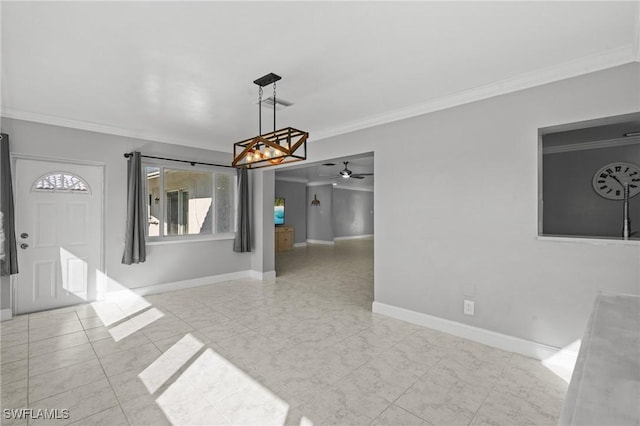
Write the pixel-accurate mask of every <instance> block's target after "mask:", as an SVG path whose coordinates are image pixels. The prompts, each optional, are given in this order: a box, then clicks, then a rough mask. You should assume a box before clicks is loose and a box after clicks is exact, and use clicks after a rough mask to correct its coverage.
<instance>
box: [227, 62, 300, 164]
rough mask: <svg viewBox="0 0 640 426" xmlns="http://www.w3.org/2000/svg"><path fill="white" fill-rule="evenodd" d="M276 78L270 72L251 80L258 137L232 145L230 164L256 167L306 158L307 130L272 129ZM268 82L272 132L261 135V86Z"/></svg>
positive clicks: (274, 120) (274, 121) (274, 117)
mask: <svg viewBox="0 0 640 426" xmlns="http://www.w3.org/2000/svg"><path fill="white" fill-rule="evenodd" d="M280 79H281V77H280V76H279V75H276V74H274V73H270V74H267V75H265V76H262V77H260V78H259V79H257V80H255V81H254V82H253V83H254V84H256V85H258V136H255V137H253V138H251V139H246V140H243V141H241V142H236V143H235V144H233V162H232V163H231V165H232V166H234V167H242V168H247V169H257V168H261V167H269V166H277V165H279V164H285V163H292V162H294V161H301V160H306V159H307V139H308V138H309V132H304V131H302V130H298V129H294V128H293V127H284V128H282V129H280V130H276V107H277V102H276V81H278V80H280ZM269 84H273V131H272V132H269V133H265V134H263V133H262V88H263V87H264V86H267V85H269Z"/></svg>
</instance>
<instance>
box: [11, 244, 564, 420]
mask: <svg viewBox="0 0 640 426" xmlns="http://www.w3.org/2000/svg"><path fill="white" fill-rule="evenodd" d="M277 269H278V271H279V273H280V276H279V278H278V279H277V281H276V282H267V283H263V282H259V281H252V280H245V281H234V282H226V283H221V284H215V285H210V286H204V287H197V288H192V289H188V290H182V291H176V292H171V293H164V294H158V295H152V296H147V297H137V296H133V295H131V296H130V297H125V298H121V299H120V300H117V301H105V302H100V303H95V304H93V305H83V306H77V307H71V308H65V309H58V310H54V311H47V312H40V313H36V314H31V315H24V316H19V317H16V318H14V319H13V320H11V321H8V322H3V323H1V324H0V330H1V332H2V339H1V342H2V347H1V349H2V355H1V361H2V365H1V370H0V371H1V377H2V400H1V402H2V408H3V409H7V408H10V409H11V408H15V409H19V408H27V407H28V408H31V409H34V410H37V409H43V408H47V409H50V410H51V409H58V410H59V412H58V414H59V417H64V415H63V412H62V411H61V410H65V409H66V410H68V414H69V418H68V419H59V420H56V421H53V422H51V421H50V422H46V421H44V420H43V419H35V420H30V421H29V422H28V424H30V425H31V424H46V423H49V424H51V423H53V424H65V423H73V424H78V425H127V424H131V425H138V424H140V425H143V424H147V425H162V424H220V425H228V424H233V425H268V424H273V425H296V426H298V425H325V424H327V425H330V424H336V425H368V424H371V425H394V426H395V425H430V424H433V425H463V424H464V425H467V424H470V425H481V424H495V425H517V424H527V425H529V424H549V425H551V424H556V422H557V417H558V415H559V412H560V409H561V406H562V401H563V397H564V395H565V392H566V387H567V385H566V383H565V382H564V381H562V380H561V379H559V378H558V377H556V376H555V375H554V374H553V373H551V372H550V371H549V370H547V369H546V368H545V367H543V366H542V365H541V364H540V362H539V361H536V360H533V359H530V358H526V357H523V356H520V355H516V354H512V353H509V352H504V351H501V350H498V349H494V348H491V347H487V346H484V345H481V344H478V343H474V342H471V341H468V340H464V339H461V338H457V337H454V336H451V335H447V334H444V333H440V332H437V331H434V330H430V329H426V328H422V327H418V326H415V325H412V324H408V323H404V322H401V321H397V320H394V319H391V318H387V317H384V316H380V315H375V314H372V313H371V311H370V310H371V302H372V300H373V243H372V241H371V240H353V241H341V242H339V243H337V244H336V246H335V247H327V246H310V247H308V248H301V249H296V250H295V251H293V252H289V253H283V254H281V255H278V258H277ZM34 413H35V414H37V413H38V412H37V411H34ZM2 424H20V425H26V424H27V421H26V420H24V419H23V420H15V419H14V420H9V419H7V418H5V413H4V411H3V415H2Z"/></svg>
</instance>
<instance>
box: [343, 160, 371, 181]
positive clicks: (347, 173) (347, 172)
mask: <svg viewBox="0 0 640 426" xmlns="http://www.w3.org/2000/svg"><path fill="white" fill-rule="evenodd" d="M342 164H344V169H343V170H341V171H340V173H339V175H340V177H342V178H344V179H364V178H365V176H373V173H353V172H352V171H351V170H349V169H348V168H347V164H349V162H348V161H343V162H342Z"/></svg>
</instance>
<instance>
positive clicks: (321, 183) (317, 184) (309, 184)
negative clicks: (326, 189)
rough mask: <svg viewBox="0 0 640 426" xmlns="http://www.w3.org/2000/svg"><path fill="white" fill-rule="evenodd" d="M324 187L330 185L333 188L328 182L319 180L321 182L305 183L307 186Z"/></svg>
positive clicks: (331, 183)
mask: <svg viewBox="0 0 640 426" xmlns="http://www.w3.org/2000/svg"><path fill="white" fill-rule="evenodd" d="M324 185H331V186H333V182H332V181H330V180H321V181H315V182H307V186H324Z"/></svg>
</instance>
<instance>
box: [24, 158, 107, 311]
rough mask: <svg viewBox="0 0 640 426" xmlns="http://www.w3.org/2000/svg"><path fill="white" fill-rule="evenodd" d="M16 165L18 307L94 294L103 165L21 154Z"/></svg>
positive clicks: (55, 303) (99, 246)
mask: <svg viewBox="0 0 640 426" xmlns="http://www.w3.org/2000/svg"><path fill="white" fill-rule="evenodd" d="M15 165H16V167H15V176H16V182H15V185H14V186H15V200H16V238H17V241H18V267H19V269H20V271H19V273H18V274H17V275H15V278H14V281H13V282H14V283H15V287H14V288H15V294H16V299H15V302H16V307H15V308H16V313H17V314H24V313H28V312H35V311H41V310H45V309H51V308H58V307H63V306H70V305H75V304H78V303H83V302H87V301H92V300H95V298H96V290H97V289H96V277H97V275H98V274H97V272H98V270H99V269H100V266H101V258H102V241H101V239H102V185H103V183H102V180H103V168H102V167H100V166H89V165H79V164H71V163H62V162H51V161H40V160H33V159H22V158H18V159H16V162H15Z"/></svg>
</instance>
